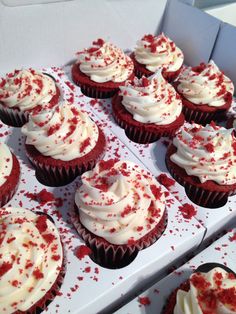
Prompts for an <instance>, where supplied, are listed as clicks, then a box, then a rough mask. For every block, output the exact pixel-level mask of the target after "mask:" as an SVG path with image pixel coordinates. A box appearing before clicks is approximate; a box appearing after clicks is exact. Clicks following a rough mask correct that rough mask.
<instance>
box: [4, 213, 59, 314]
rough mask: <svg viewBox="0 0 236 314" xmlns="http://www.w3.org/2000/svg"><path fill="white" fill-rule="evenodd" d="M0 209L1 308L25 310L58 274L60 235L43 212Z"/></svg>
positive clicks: (38, 297)
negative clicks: (40, 213)
mask: <svg viewBox="0 0 236 314" xmlns="http://www.w3.org/2000/svg"><path fill="white" fill-rule="evenodd" d="M0 213H1V215H0V235H1V236H0V242H1V246H0V256H1V261H0V279H1V280H0V312H1V313H6V314H10V313H15V312H16V311H17V310H19V311H23V312H24V311H27V310H28V309H29V308H30V307H31V306H32V305H33V304H35V303H37V302H38V301H39V300H40V299H41V298H42V297H43V296H44V295H45V293H46V292H47V291H48V290H50V288H51V287H52V285H53V284H54V282H55V281H56V279H57V277H58V275H59V272H60V269H61V266H62V260H63V252H62V245H61V242H60V236H59V233H58V231H57V229H56V227H55V226H54V224H53V223H52V222H51V221H50V220H48V219H47V217H46V216H45V215H43V216H39V215H36V214H35V213H33V212H31V211H29V210H25V209H23V208H6V209H5V210H0Z"/></svg>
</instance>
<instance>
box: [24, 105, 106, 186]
mask: <svg viewBox="0 0 236 314" xmlns="http://www.w3.org/2000/svg"><path fill="white" fill-rule="evenodd" d="M22 132H23V134H25V135H26V154H27V157H28V158H29V160H30V161H31V163H32V164H33V166H34V167H35V169H36V177H37V179H38V180H39V181H40V182H42V183H43V184H45V185H49V186H61V185H65V184H68V183H70V182H72V181H73V180H74V179H75V178H76V177H77V176H78V175H80V174H82V173H83V172H84V171H87V170H90V169H92V168H93V167H94V166H95V164H96V162H97V161H98V160H99V159H101V158H102V157H103V155H104V152H105V147H106V140H105V136H104V134H103V132H102V130H101V129H100V128H99V127H98V126H97V125H96V124H95V123H94V122H93V121H92V120H91V119H90V118H89V116H88V115H87V114H86V113H85V112H82V111H80V110H79V109H78V108H77V107H76V106H73V105H69V104H68V103H67V102H63V103H60V104H59V105H58V106H57V107H56V108H55V109H54V110H52V111H45V112H41V113H38V114H35V115H31V116H30V119H29V122H28V123H27V124H25V125H24V126H23V127H22Z"/></svg>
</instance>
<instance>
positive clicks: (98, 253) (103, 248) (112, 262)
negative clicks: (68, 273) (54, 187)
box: [71, 206, 168, 268]
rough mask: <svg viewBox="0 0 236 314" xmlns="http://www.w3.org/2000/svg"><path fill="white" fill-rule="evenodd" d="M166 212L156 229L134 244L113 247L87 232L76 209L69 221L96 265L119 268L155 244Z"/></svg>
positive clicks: (164, 220)
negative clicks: (89, 251)
mask: <svg viewBox="0 0 236 314" xmlns="http://www.w3.org/2000/svg"><path fill="white" fill-rule="evenodd" d="M167 219H168V217H167V211H166V210H165V211H164V213H163V216H162V218H161V220H160V222H159V223H158V225H157V226H156V227H154V228H153V229H152V230H151V231H150V232H149V233H148V234H146V235H145V236H143V237H142V238H141V239H139V240H137V241H136V242H135V243H134V244H125V245H115V244H111V243H109V242H108V241H106V240H105V239H103V238H101V237H98V236H96V235H94V234H93V233H91V232H90V231H88V230H87V229H86V228H85V227H84V226H83V225H82V223H81V222H80V219H79V214H78V211H77V208H76V206H75V208H74V209H73V210H72V211H71V221H72V223H73V225H74V226H75V228H76V230H77V232H78V233H79V235H80V236H81V238H82V239H83V240H84V241H85V243H86V245H87V246H88V247H90V249H91V250H92V252H93V259H94V260H95V262H97V263H98V264H100V265H102V266H104V267H108V268H121V267H124V266H126V265H128V264H130V263H131V262H132V261H133V260H134V258H135V257H136V256H137V254H138V252H139V251H141V250H143V249H145V248H147V247H149V246H151V245H152V244H153V243H154V242H156V241H157V240H158V239H159V238H160V237H161V235H162V234H163V232H164V231H165V229H166V226H167Z"/></svg>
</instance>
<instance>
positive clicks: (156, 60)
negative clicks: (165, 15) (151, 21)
mask: <svg viewBox="0 0 236 314" xmlns="http://www.w3.org/2000/svg"><path fill="white" fill-rule="evenodd" d="M134 55H135V59H136V60H137V61H138V62H139V63H141V64H144V65H145V66H146V68H147V69H148V70H149V71H151V72H156V71H157V70H158V69H159V68H160V67H164V68H165V69H166V71H167V72H172V71H177V70H179V69H180V68H181V66H182V64H183V61H184V56H183V53H182V51H181V50H180V49H179V48H178V47H177V46H176V45H175V43H174V42H173V41H172V40H171V39H170V38H168V37H167V36H165V35H164V34H163V33H161V34H160V35H158V36H153V35H150V34H149V35H145V36H144V37H143V38H142V39H141V40H139V41H138V42H137V47H136V49H135V51H134Z"/></svg>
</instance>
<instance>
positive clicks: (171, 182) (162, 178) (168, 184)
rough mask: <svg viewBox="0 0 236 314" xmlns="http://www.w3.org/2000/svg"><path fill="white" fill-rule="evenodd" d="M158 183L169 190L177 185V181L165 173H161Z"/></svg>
mask: <svg viewBox="0 0 236 314" xmlns="http://www.w3.org/2000/svg"><path fill="white" fill-rule="evenodd" d="M157 180H158V182H160V183H161V184H162V185H164V186H165V187H166V188H167V189H168V188H169V187H171V186H173V185H174V184H175V180H173V179H171V178H169V177H168V176H167V175H166V174H165V173H161V174H160V175H159V176H158V177H157Z"/></svg>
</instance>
